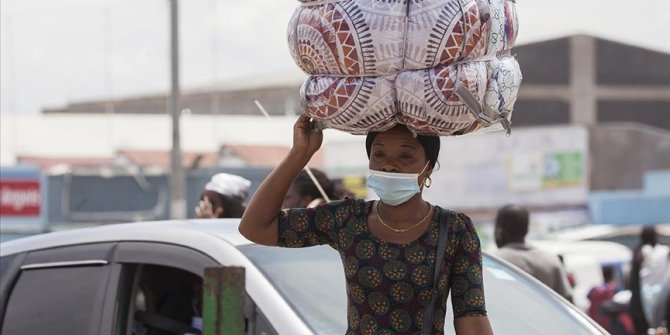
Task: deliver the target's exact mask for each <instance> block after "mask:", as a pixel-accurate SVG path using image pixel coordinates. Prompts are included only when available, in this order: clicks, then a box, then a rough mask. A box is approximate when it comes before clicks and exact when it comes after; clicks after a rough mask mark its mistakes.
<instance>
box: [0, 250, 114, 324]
mask: <svg viewBox="0 0 670 335" xmlns="http://www.w3.org/2000/svg"><path fill="white" fill-rule="evenodd" d="M114 247H115V244H114V243H102V244H87V245H76V246H68V247H58V248H51V249H46V250H37V251H31V252H27V253H22V254H18V255H16V256H9V257H7V256H6V257H7V258H6V259H7V261H5V257H3V263H5V264H10V265H3V268H5V267H6V270H7V271H8V272H7V273H3V285H2V295H3V306H4V308H3V310H2V315H1V318H2V324H1V326H0V327H2V330H1V333H2V334H12V335H34V334H44V335H51V334H53V335H61V334H82V335H87V334H90V335H98V334H101V332H100V324H101V319H102V318H103V305H104V300H105V293H106V292H107V289H108V285H109V279H110V273H111V270H112V267H111V261H112V255H113V253H114ZM3 272H4V271H3Z"/></svg>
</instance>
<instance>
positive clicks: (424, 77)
mask: <svg viewBox="0 0 670 335" xmlns="http://www.w3.org/2000/svg"><path fill="white" fill-rule="evenodd" d="M299 1H300V7H299V8H298V9H297V10H296V11H295V13H294V15H293V17H292V19H291V22H290V24H289V32H288V35H289V46H290V48H291V54H292V56H293V59H294V60H295V62H296V63H297V64H298V66H300V68H301V69H302V70H303V71H305V72H306V73H308V74H310V77H309V78H308V79H307V80H306V81H305V83H304V85H303V87H302V89H301V94H302V98H303V101H304V103H305V108H306V110H307V113H308V114H309V115H310V116H311V117H313V118H315V119H316V120H318V121H319V123H320V124H321V126H323V127H325V128H335V129H339V130H343V131H347V132H350V133H353V134H361V133H366V132H368V131H382V130H386V129H389V128H391V127H393V126H394V125H395V124H396V123H398V122H399V123H403V124H406V125H407V126H408V127H409V128H410V129H411V130H412V131H414V132H416V133H419V134H425V135H460V134H466V133H472V132H476V131H484V130H494V129H500V128H506V129H509V120H510V117H511V112H512V107H513V105H514V102H515V101H516V95H517V92H518V89H519V85H520V84H521V71H520V69H519V64H518V63H517V61H516V60H515V59H514V58H513V57H512V56H510V54H509V50H510V49H511V47H512V46H513V44H514V41H515V39H516V35H517V28H518V21H517V17H516V5H515V0H342V1H338V0H299Z"/></svg>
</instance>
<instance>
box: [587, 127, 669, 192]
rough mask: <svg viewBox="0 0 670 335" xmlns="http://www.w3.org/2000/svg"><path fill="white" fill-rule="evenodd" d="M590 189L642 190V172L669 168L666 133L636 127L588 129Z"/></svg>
mask: <svg viewBox="0 0 670 335" xmlns="http://www.w3.org/2000/svg"><path fill="white" fill-rule="evenodd" d="M589 133H590V136H589V142H590V144H589V146H590V156H591V175H590V182H591V190H592V191H604V190H635V189H642V188H643V181H644V175H645V172H647V171H650V170H668V169H670V131H668V130H662V129H658V128H652V127H647V126H642V125H638V124H632V123H628V124H618V125H601V126H595V127H591V128H590V129H589Z"/></svg>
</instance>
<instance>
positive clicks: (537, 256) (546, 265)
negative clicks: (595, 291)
mask: <svg viewBox="0 0 670 335" xmlns="http://www.w3.org/2000/svg"><path fill="white" fill-rule="evenodd" d="M528 216H529V215H528V210H526V209H525V208H522V207H519V206H514V205H507V206H504V207H502V208H501V209H500V210H499V211H498V214H497V215H496V219H495V231H494V234H495V240H496V245H497V246H498V248H500V249H498V250H497V255H498V256H500V257H501V258H502V259H504V260H506V261H508V262H510V263H512V264H514V265H516V266H517V267H519V268H521V269H522V270H524V271H525V272H527V273H528V274H530V275H531V276H533V277H535V278H537V279H538V280H539V281H541V282H543V283H544V284H546V285H547V286H549V287H550V288H552V289H553V290H554V291H556V292H557V293H558V294H560V295H561V296H563V297H564V298H566V299H568V300H569V301H572V289H571V287H570V285H569V284H568V278H567V275H566V273H565V270H564V269H563V265H562V264H561V262H560V260H559V259H558V256H556V255H554V254H551V253H548V252H545V251H543V250H540V249H537V248H535V247H533V246H530V245H528V244H526V234H528V222H529V221H528Z"/></svg>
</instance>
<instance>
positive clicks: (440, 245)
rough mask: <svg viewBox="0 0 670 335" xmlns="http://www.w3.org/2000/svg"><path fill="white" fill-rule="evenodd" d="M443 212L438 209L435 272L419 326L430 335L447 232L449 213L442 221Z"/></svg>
mask: <svg viewBox="0 0 670 335" xmlns="http://www.w3.org/2000/svg"><path fill="white" fill-rule="evenodd" d="M443 214H444V212H443V210H442V209H440V214H439V217H438V220H439V221H438V222H439V223H440V227H439V229H440V236H439V237H438V240H437V249H436V254H435V273H434V274H433V294H432V295H431V297H430V302H429V303H428V305H427V306H426V309H425V310H424V312H423V326H422V327H421V335H430V333H431V330H432V329H433V317H434V314H435V305H436V304H437V298H438V297H439V295H440V294H439V292H438V287H437V284H438V279H439V278H440V272H441V270H442V263H443V262H444V253H445V252H446V249H447V237H448V234H449V224H448V223H449V214H448V213H447V214H446V215H447V218H446V219H445V220H444V221H443V220H442V215H443Z"/></svg>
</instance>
